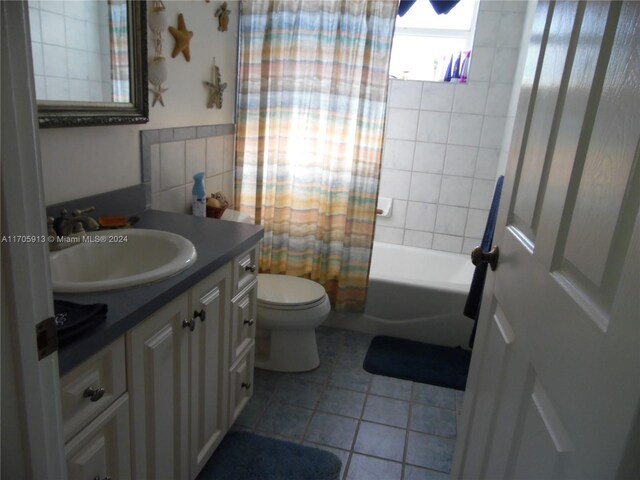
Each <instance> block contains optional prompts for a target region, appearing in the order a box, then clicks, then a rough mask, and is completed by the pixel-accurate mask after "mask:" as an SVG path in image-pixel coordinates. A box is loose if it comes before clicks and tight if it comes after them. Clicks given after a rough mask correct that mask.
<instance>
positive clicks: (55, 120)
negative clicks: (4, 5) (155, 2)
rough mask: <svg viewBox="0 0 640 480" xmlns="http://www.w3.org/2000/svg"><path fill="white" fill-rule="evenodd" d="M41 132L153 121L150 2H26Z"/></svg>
mask: <svg viewBox="0 0 640 480" xmlns="http://www.w3.org/2000/svg"><path fill="white" fill-rule="evenodd" d="M29 17H30V24H31V47H32V55H33V65H34V77H35V84H36V98H37V101H38V114H39V115H38V116H39V123H40V126H41V127H81V126H90V125H122V124H135V123H146V122H148V121H149V98H148V77H147V34H146V32H147V26H146V2H144V1H135V0H92V1H83V2H77V1H71V0H63V1H60V2H42V1H40V2H38V1H33V0H30V1H29Z"/></svg>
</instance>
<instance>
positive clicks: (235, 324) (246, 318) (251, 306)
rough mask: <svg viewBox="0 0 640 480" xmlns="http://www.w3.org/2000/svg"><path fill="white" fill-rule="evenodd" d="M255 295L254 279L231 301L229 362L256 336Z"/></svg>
mask: <svg viewBox="0 0 640 480" xmlns="http://www.w3.org/2000/svg"><path fill="white" fill-rule="evenodd" d="M257 295H258V281H257V280H255V279H254V281H253V282H252V283H251V284H249V285H248V286H247V287H246V288H245V289H244V290H243V291H242V292H240V293H239V294H238V296H237V297H236V298H234V299H233V301H232V302H231V317H232V319H231V351H230V352H229V354H230V358H229V363H230V364H233V363H235V362H236V360H237V359H238V358H240V357H241V356H242V354H243V353H244V351H245V350H247V348H249V345H251V342H253V339H254V338H255V337H256V314H257V312H256V310H257V307H258V306H257Z"/></svg>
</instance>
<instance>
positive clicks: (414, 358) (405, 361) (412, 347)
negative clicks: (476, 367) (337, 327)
mask: <svg viewBox="0 0 640 480" xmlns="http://www.w3.org/2000/svg"><path fill="white" fill-rule="evenodd" d="M470 360H471V352H469V351H467V350H463V349H462V348H460V347H456V348H452V347H442V346H440V345H430V344H428V343H420V342H414V341H412V340H404V339H401V338H392V337H384V336H378V337H374V338H373V340H371V345H369V350H368V351H367V356H366V357H365V358H364V369H365V370H366V371H367V372H369V373H373V374H376V375H384V376H387V377H394V378H402V379H404V380H411V381H413V382H420V383H428V384H429V385H436V386H438V387H446V388H455V389H456V390H464V387H465V386H466V384H467V374H468V373H469V362H470Z"/></svg>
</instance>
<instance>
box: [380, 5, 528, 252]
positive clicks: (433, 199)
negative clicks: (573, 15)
mask: <svg viewBox="0 0 640 480" xmlns="http://www.w3.org/2000/svg"><path fill="white" fill-rule="evenodd" d="M525 9H526V2H514V1H504V2H503V1H481V2H480V8H479V12H478V22H477V27H476V36H475V40H474V48H473V55H472V60H471V68H470V75H469V83H468V84H455V83H444V82H443V83H437V82H421V81H407V80H394V79H392V80H391V81H390V84H389V97H388V98H389V100H388V105H387V124H386V129H385V138H384V150H383V158H382V171H381V174H380V191H379V195H380V196H381V197H390V198H393V209H392V214H391V216H390V217H378V218H377V223H376V233H375V239H376V240H377V241H380V242H386V243H395V244H404V245H410V246H413V247H421V248H427V249H430V248H431V249H435V250H445V251H451V252H457V253H461V252H469V251H471V250H472V249H473V248H474V247H475V246H476V245H479V244H480V241H481V237H482V235H483V232H484V226H485V222H486V219H487V215H488V212H489V207H490V205H491V198H492V195H493V189H494V187H495V181H496V179H497V176H498V175H499V174H500V173H501V172H498V171H497V169H498V165H499V164H500V163H501V156H503V155H505V154H506V152H505V151H504V146H503V138H504V137H505V131H506V130H505V129H506V128H509V126H510V125H509V122H508V115H509V113H508V109H509V103H510V100H511V95H512V90H513V78H514V73H515V71H516V65H517V62H518V55H519V51H520V40H521V33H522V28H523V24H524V20H525V13H526V12H525Z"/></svg>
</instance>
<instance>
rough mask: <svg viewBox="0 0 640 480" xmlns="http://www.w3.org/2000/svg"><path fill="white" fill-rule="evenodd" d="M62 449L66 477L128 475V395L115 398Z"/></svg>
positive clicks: (120, 478) (122, 479) (124, 479)
mask: <svg viewBox="0 0 640 480" xmlns="http://www.w3.org/2000/svg"><path fill="white" fill-rule="evenodd" d="M64 450H65V457H66V460H67V470H68V477H67V478H68V479H69V480H76V479H77V480H85V479H95V478H99V479H103V478H113V479H116V478H117V479H118V480H127V479H129V478H131V453H130V451H129V396H128V395H127V394H124V395H122V396H121V397H120V398H118V399H117V400H116V401H115V403H113V404H112V405H111V406H110V407H108V408H107V409H106V410H105V411H104V412H103V413H102V414H100V415H98V418H96V419H95V420H94V421H92V422H91V423H90V424H89V425H88V426H87V427H86V428H84V429H83V430H82V431H80V433H79V434H78V435H76V436H75V437H74V438H73V439H72V440H71V441H70V442H68V443H67V444H66V445H65V449H64Z"/></svg>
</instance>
